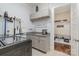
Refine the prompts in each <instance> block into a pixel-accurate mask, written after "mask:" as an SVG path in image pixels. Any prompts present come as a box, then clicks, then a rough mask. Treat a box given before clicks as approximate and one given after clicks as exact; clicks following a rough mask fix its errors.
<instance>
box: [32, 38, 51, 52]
mask: <svg viewBox="0 0 79 59" xmlns="http://www.w3.org/2000/svg"><path fill="white" fill-rule="evenodd" d="M31 39H32V47H34V48H36V49H39V50H41V51H44V52H47V51H49V49H50V45H49V44H50V43H49V41H50V40H49V39H48V37H41V36H31Z"/></svg>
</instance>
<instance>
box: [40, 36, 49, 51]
mask: <svg viewBox="0 0 79 59" xmlns="http://www.w3.org/2000/svg"><path fill="white" fill-rule="evenodd" d="M47 44H48V43H47V39H46V38H44V37H40V50H42V51H44V52H46V51H47Z"/></svg>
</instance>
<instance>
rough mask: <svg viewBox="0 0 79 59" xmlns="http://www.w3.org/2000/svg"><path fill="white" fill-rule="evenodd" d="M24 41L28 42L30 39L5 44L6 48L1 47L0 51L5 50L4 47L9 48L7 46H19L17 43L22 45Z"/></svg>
mask: <svg viewBox="0 0 79 59" xmlns="http://www.w3.org/2000/svg"><path fill="white" fill-rule="evenodd" d="M25 41H30V39H27V40H20V41H16V42H13V43H10V44H7V45H6V46H2V47H0V49H3V48H6V47H9V46H13V45H15V44H19V43H22V42H25Z"/></svg>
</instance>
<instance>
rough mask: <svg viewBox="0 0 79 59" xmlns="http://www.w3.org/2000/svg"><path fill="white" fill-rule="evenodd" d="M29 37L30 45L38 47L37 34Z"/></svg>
mask: <svg viewBox="0 0 79 59" xmlns="http://www.w3.org/2000/svg"><path fill="white" fill-rule="evenodd" d="M31 39H32V47H34V48H38V39H39V38H38V37H37V36H32V37H31Z"/></svg>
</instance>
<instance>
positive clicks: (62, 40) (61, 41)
mask: <svg viewBox="0 0 79 59" xmlns="http://www.w3.org/2000/svg"><path fill="white" fill-rule="evenodd" d="M69 41H70V40H69ZM54 42H57V43H62V44H67V45H70V42H64V39H55V41H54Z"/></svg>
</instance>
